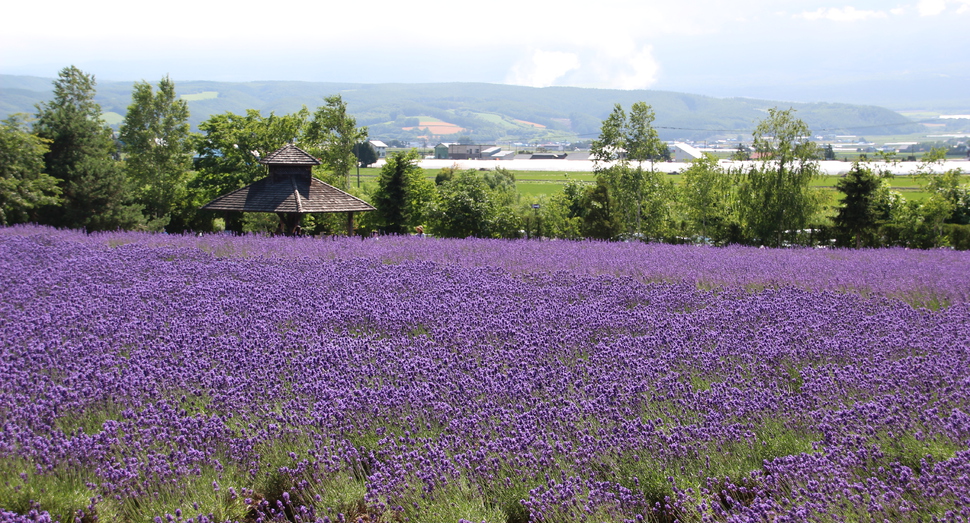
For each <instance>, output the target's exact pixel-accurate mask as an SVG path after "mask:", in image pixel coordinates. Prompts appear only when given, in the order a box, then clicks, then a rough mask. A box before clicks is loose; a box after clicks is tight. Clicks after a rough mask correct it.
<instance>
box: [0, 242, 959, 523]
mask: <svg viewBox="0 0 970 523" xmlns="http://www.w3.org/2000/svg"><path fill="white" fill-rule="evenodd" d="M0 268H2V270H0V279H2V282H0V296H2V297H0V332H2V336H0V343H2V345H0V350H2V351H3V353H2V357H0V419H2V420H3V431H2V432H0V476H2V477H3V478H5V482H3V483H0V519H3V520H6V521H47V520H48V519H45V518H48V517H50V518H51V519H53V520H59V521H74V520H75V519H74V518H80V520H81V521H94V520H95V519H94V518H95V517H97V520H98V521H146V522H150V521H182V522H187V521H189V520H191V521H193V523H201V522H211V521H227V520H230V521H286V520H292V521H355V520H358V519H359V520H363V521H368V522H374V521H413V522H418V521H420V522H439V521H440V522H458V521H462V520H465V521H476V522H478V521H489V522H525V521H545V522H553V521H555V522H559V521H563V522H566V521H570V522H571V521H589V522H602V521H616V522H619V521H658V522H660V521H662V522H670V521H675V520H678V521H682V522H693V521H696V522H701V521H725V522H727V521H730V522H741V521H833V522H834V521H884V520H889V521H912V522H916V521H966V520H967V519H968V518H970V392H968V391H970V350H968V347H970V278H967V277H966V275H967V274H968V270H970V255H968V254H967V253H966V252H956V251H949V250H934V251H916V250H912V251H910V250H902V249H884V250H859V251H841V250H807V249H806V250H801V249H790V250H771V249H753V248H742V247H729V248H710V247H695V246H675V245H662V244H643V243H635V244H627V243H600V242H566V241H549V242H538V241H535V242H528V241H498V240H472V239H469V240H444V239H435V238H416V237H383V238H380V239H379V240H366V241H362V240H360V239H347V238H337V239H329V240H316V239H309V238H283V237H277V238H265V237H257V236H244V237H232V236H222V235H211V236H204V237H195V236H177V235H149V234H142V233H122V232H118V233H103V234H92V235H85V234H81V233H77V232H70V231H58V230H54V229H47V228H39V227H15V228H6V229H0Z"/></svg>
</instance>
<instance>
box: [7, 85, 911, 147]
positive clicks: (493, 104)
mask: <svg viewBox="0 0 970 523" xmlns="http://www.w3.org/2000/svg"><path fill="white" fill-rule="evenodd" d="M146 80H148V81H150V82H151V81H155V80H157V79H151V78H148V79H146ZM132 84H133V83H132V82H99V84H98V87H97V99H96V101H97V102H99V103H100V104H101V107H102V109H103V110H104V113H105V119H106V120H107V122H108V123H109V124H111V125H113V126H117V125H118V124H119V123H120V122H121V119H122V117H123V116H124V113H125V111H126V109H127V107H128V104H129V103H130V102H131V90H132ZM50 86H51V81H50V79H46V78H36V77H24V76H10V75H0V115H2V116H4V117H5V116H6V115H8V114H11V113H15V112H25V113H34V112H36V109H35V108H34V104H36V103H38V102H41V101H45V100H48V99H50V97H51V91H50ZM176 87H177V91H178V93H179V95H181V96H182V97H183V98H184V99H186V100H187V101H188V102H189V109H190V111H191V117H190V120H189V121H190V123H191V124H192V126H193V128H195V127H196V126H197V125H198V124H199V122H202V121H204V120H206V119H207V118H209V116H211V115H212V114H219V113H224V112H226V111H231V112H234V113H237V114H241V113H245V111H246V110H247V109H256V110H259V111H261V112H262V113H263V114H268V113H269V112H270V111H273V112H275V113H276V114H287V113H292V112H294V111H297V110H298V109H300V107H301V106H304V105H306V106H308V107H315V106H317V105H319V104H320V103H321V100H322V99H323V97H324V96H328V95H331V94H338V93H339V94H340V95H341V96H342V97H343V99H344V100H345V101H346V102H347V104H348V109H349V110H350V112H351V113H352V114H353V115H354V116H356V118H357V121H358V122H359V123H360V124H362V125H366V126H368V127H369V130H370V136H371V137H372V138H379V139H384V140H390V139H402V140H404V139H414V138H416V137H418V136H428V137H429V139H431V140H434V139H457V138H458V137H459V136H460V135H467V136H469V137H470V138H472V139H473V140H474V141H476V142H479V143H484V142H496V141H512V140H514V141H536V140H569V141H575V140H584V139H591V138H594V137H595V136H596V134H597V133H598V131H599V126H600V123H601V121H602V120H603V119H604V118H605V117H606V116H607V115H608V114H609V112H610V110H611V109H612V108H613V106H614V104H617V103H619V104H622V105H624V106H628V105H630V104H632V103H634V102H637V101H643V102H646V103H647V104H649V105H651V106H652V107H653V109H654V111H655V112H656V115H657V120H656V126H657V128H658V130H659V131H660V135H661V138H664V139H668V140H669V139H688V138H689V139H711V138H716V137H723V138H732V139H733V138H736V137H737V136H739V135H740V136H747V135H749V134H750V131H751V128H752V126H753V123H754V122H756V121H757V120H759V119H761V118H763V117H764V115H765V111H766V110H767V109H768V108H772V107H779V108H789V107H791V108H794V109H795V110H796V111H797V114H798V116H799V118H801V119H802V120H804V121H805V122H806V123H807V124H808V125H809V127H810V128H811V129H812V131H813V132H814V133H816V134H859V135H865V136H870V135H880V134H905V133H910V132H916V131H917V130H918V128H917V126H916V124H913V123H911V121H910V120H908V119H907V118H905V117H903V116H901V115H900V114H898V113H895V112H893V111H890V110H888V109H885V108H882V107H875V106H863V105H849V104H828V103H812V104H800V103H788V102H782V101H770V100H754V99H747V98H731V99H719V98H712V97H707V96H699V95H692V94H686V93H676V92H668V91H650V90H634V91H624V90H609V89H583V88H575V87H547V88H533V87H521V86H512V85H495V84H477V83H436V84H351V83H320V82H288V81H281V82H247V83H230V82H205V81H195V82H177V83H176ZM437 121H440V122H447V123H449V124H453V125H451V126H450V127H451V129H444V130H452V131H454V132H453V134H451V135H445V134H444V133H442V132H441V131H442V129H434V128H432V129H431V130H430V131H429V129H428V127H430V125H429V124H431V123H434V122H437ZM409 127H410V128H411V129H410V130H405V128H409Z"/></svg>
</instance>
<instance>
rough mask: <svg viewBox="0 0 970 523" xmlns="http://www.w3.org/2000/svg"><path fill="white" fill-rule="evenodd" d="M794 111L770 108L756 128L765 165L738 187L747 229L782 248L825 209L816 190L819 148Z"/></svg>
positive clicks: (761, 161)
mask: <svg viewBox="0 0 970 523" xmlns="http://www.w3.org/2000/svg"><path fill="white" fill-rule="evenodd" d="M793 113H794V110H793V109H788V110H783V111H780V110H778V109H774V108H773V109H768V117H767V118H765V119H764V120H762V121H761V122H759V123H758V125H757V127H756V128H755V130H754V133H753V137H754V148H755V150H756V151H757V152H758V153H759V154H760V158H759V164H758V165H755V166H753V167H751V168H750V169H748V170H747V172H745V173H744V174H743V176H742V177H741V181H740V185H739V187H738V195H739V204H740V205H739V211H740V220H741V224H742V226H743V227H744V228H745V230H746V233H747V234H748V236H749V238H752V239H754V240H755V241H757V242H760V243H761V244H762V245H772V246H780V245H781V244H782V242H783V240H784V238H785V235H786V233H787V234H789V235H790V236H793V235H794V234H796V231H798V230H799V229H804V228H805V227H806V225H808V224H809V222H810V221H811V220H812V219H813V218H814V216H815V213H816V212H817V211H818V209H819V208H820V206H821V196H820V193H819V192H818V191H816V190H814V189H812V188H811V187H810V183H811V181H812V179H814V178H815V177H817V176H818V173H819V168H818V162H817V161H816V160H815V158H816V157H817V150H816V145H815V144H814V143H812V142H811V141H809V140H808V137H809V136H810V135H811V132H810V131H809V129H808V126H807V125H805V122H803V121H801V120H799V119H797V118H795V116H794V114H793Z"/></svg>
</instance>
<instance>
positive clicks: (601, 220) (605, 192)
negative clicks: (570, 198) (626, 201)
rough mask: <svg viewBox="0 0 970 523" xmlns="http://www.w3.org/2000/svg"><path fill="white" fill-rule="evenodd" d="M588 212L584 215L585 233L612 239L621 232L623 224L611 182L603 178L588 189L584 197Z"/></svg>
mask: <svg viewBox="0 0 970 523" xmlns="http://www.w3.org/2000/svg"><path fill="white" fill-rule="evenodd" d="M584 207H585V208H586V214H585V216H584V217H583V235H584V236H586V237H588V238H596V239H598V240H611V239H614V238H616V236H617V235H619V234H620V231H621V230H622V229H621V227H622V226H621V224H620V220H619V216H618V213H617V212H616V204H615V203H614V201H613V197H612V195H611V194H610V187H609V184H608V183H607V182H606V180H605V179H603V178H597V179H596V185H595V186H594V187H590V188H589V189H587V191H586V198H585V199H584Z"/></svg>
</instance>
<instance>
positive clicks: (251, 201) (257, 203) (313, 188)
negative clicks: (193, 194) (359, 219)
mask: <svg viewBox="0 0 970 523" xmlns="http://www.w3.org/2000/svg"><path fill="white" fill-rule="evenodd" d="M259 163H261V164H264V165H268V166H269V176H267V177H266V178H263V179H262V180H259V181H257V182H254V183H251V184H249V185H247V186H245V187H243V188H241V189H236V190H235V191H232V192H230V193H227V194H224V195H222V196H220V197H218V198H216V199H215V200H212V201H211V202H209V203H207V204H205V205H203V206H202V208H203V209H207V210H211V211H245V212H274V213H297V214H306V213H327V212H361V211H373V210H374V207H373V206H372V205H371V204H369V203H367V202H365V201H364V200H361V199H360V198H357V197H356V196H353V195H351V194H348V193H346V192H344V191H341V190H340V189H337V188H336V187H334V186H332V185H329V184H326V183H324V182H322V181H320V180H318V179H316V178H314V177H313V175H312V172H311V169H312V167H313V166H314V165H320V160H317V159H316V158H314V157H313V156H311V155H310V154H309V153H307V152H306V151H304V150H303V149H300V148H299V147H297V146H295V145H292V144H290V145H286V146H283V147H281V148H279V149H277V150H275V151H273V152H272V153H270V154H268V155H266V157H265V158H263V159H261V160H260V161H259Z"/></svg>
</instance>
